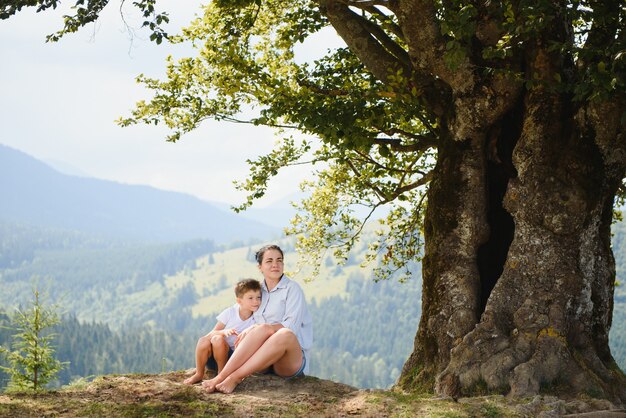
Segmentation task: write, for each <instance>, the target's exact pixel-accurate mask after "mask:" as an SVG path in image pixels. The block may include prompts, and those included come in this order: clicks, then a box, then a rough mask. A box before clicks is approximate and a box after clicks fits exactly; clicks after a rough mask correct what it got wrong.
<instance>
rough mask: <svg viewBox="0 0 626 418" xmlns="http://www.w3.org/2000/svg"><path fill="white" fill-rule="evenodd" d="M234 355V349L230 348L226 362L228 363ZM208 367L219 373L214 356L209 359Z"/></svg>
mask: <svg viewBox="0 0 626 418" xmlns="http://www.w3.org/2000/svg"><path fill="white" fill-rule="evenodd" d="M232 355H233V350H232V348H229V349H228V355H227V356H226V361H228V359H229V358H230V356H232ZM206 367H207V369H209V370H213V371H214V372H217V363H216V362H215V359H214V358H213V356H211V357H209V359H208V360H207V362H206Z"/></svg>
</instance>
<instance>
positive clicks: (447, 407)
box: [0, 371, 626, 418]
mask: <svg viewBox="0 0 626 418" xmlns="http://www.w3.org/2000/svg"><path fill="white" fill-rule="evenodd" d="M187 373H188V372H185V371H180V372H172V373H166V374H160V375H141V374H133V375H116V376H102V377H98V378H97V379H95V380H94V381H92V382H85V381H82V382H78V383H75V384H73V385H70V386H68V387H65V388H63V389H60V390H57V391H50V392H45V393H41V394H38V395H36V396H35V395H32V394H24V393H4V394H0V416H2V417H78V416H80V417H104V416H106V417H173V416H185V417H187V416H198V417H212V416H215V417H229V416H233V417H300V416H306V417H309V416H312V417H352V416H355V417H441V418H453V417H567V416H577V417H595V418H598V417H607V418H618V417H626V411H625V410H623V409H622V410H619V409H617V408H615V406H614V405H612V404H611V403H610V402H608V401H604V400H598V399H592V398H577V399H569V400H564V399H558V398H556V397H551V396H537V397H535V398H528V399H517V400H512V399H508V398H505V397H502V396H484V397H474V398H463V399H459V400H458V401H454V400H451V399H436V398H433V397H432V396H429V395H415V394H407V393H403V392H399V391H394V390H358V389H355V388H353V387H350V386H347V385H344V384H341V383H335V382H331V381H328V380H322V379H318V378H315V377H305V378H298V379H294V380H284V379H281V378H279V377H276V376H270V375H262V376H261V375H259V376H256V375H255V376H251V377H249V378H248V379H246V380H245V381H244V382H243V383H242V384H241V385H239V387H237V390H236V391H235V393H233V394H231V395H224V394H221V393H212V394H208V393H205V392H204V391H203V390H202V388H201V387H200V385H195V386H186V385H184V384H182V383H181V382H182V381H183V379H184V378H185V375H186V374H187Z"/></svg>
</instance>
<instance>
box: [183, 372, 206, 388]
mask: <svg viewBox="0 0 626 418" xmlns="http://www.w3.org/2000/svg"><path fill="white" fill-rule="evenodd" d="M203 378H204V375H203V374H199V373H195V374H194V375H193V376H191V377H188V378H187V379H185V380H183V383H184V384H186V385H194V384H196V383H198V382H199V381H201V380H202V379H203Z"/></svg>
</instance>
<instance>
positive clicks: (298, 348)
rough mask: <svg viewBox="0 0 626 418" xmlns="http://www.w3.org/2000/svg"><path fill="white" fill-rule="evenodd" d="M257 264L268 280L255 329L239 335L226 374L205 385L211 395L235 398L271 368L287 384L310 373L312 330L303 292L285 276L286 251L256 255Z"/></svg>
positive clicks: (272, 247)
mask: <svg viewBox="0 0 626 418" xmlns="http://www.w3.org/2000/svg"><path fill="white" fill-rule="evenodd" d="M256 261H257V263H258V267H259V270H260V271H261V274H263V279H264V280H263V282H262V283H261V293H262V295H261V307H260V308H259V309H258V310H257V311H256V312H255V313H254V319H255V320H256V325H254V326H252V327H250V328H248V329H246V330H245V331H243V332H242V333H241V334H240V335H239V337H238V338H237V340H236V341H235V347H237V349H236V350H235V351H234V353H233V355H232V357H231V358H230V359H229V360H228V362H227V363H226V366H224V369H222V371H221V372H220V373H218V375H217V376H215V377H214V378H213V379H210V380H205V381H204V382H202V386H203V387H204V388H205V390H206V391H207V392H214V391H216V390H217V391H219V392H222V393H231V392H232V391H233V390H235V388H236V387H237V385H238V384H239V383H241V381H242V380H243V379H245V378H246V377H248V376H250V375H251V374H252V373H255V372H260V371H264V370H267V369H269V368H270V367H271V368H272V370H273V372H274V373H275V374H277V375H278V376H282V377H286V378H289V377H296V376H301V375H304V374H305V373H307V372H308V364H307V354H308V350H309V349H310V348H311V345H312V343H313V329H312V322H311V316H310V315H309V311H308V309H307V306H306V301H305V299H304V293H303V292H302V288H300V285H298V283H296V282H294V281H292V280H291V279H289V278H288V277H287V276H285V275H284V274H283V270H284V264H283V251H282V250H281V249H280V247H278V246H277V245H266V246H265V247H263V248H261V249H260V250H259V251H257V253H256Z"/></svg>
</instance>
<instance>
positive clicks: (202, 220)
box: [0, 144, 281, 243]
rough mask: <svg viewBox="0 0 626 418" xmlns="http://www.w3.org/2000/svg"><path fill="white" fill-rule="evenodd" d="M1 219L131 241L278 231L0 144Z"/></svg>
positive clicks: (226, 238) (232, 237)
mask: <svg viewBox="0 0 626 418" xmlns="http://www.w3.org/2000/svg"><path fill="white" fill-rule="evenodd" d="M0 196H2V199H1V200H0V220H2V221H8V222H21V223H26V224H31V225H36V226H42V227H54V228H62V229H68V230H76V231H81V232H86V233H89V234H95V235H98V236H102V237H115V238H116V239H120V238H121V239H124V240H130V241H144V242H145V241H148V242H159V243H165V242H177V241H185V240H192V239H210V240H213V241H214V242H216V243H230V242H234V241H248V240H250V239H259V240H267V239H272V238H274V237H278V236H280V235H281V231H280V228H278V227H276V226H272V225H268V224H266V223H262V222H258V221H255V220H252V219H249V218H246V217H244V216H241V215H238V214H235V213H233V212H229V211H228V210H223V209H221V208H219V207H217V206H216V205H213V204H211V203H209V202H205V201H203V200H200V199H198V198H196V197H194V196H191V195H187V194H183V193H177V192H170V191H163V190H158V189H156V188H153V187H149V186H141V185H127V184H121V183H117V182H114V181H107V180H99V179H95V178H87V177H78V176H71V175H67V174H63V173H61V172H59V171H57V170H55V169H53V168H52V167H51V166H49V165H48V164H46V163H44V162H42V161H40V160H37V159H35V158H33V157H31V156H29V155H27V154H25V153H23V152H21V151H18V150H15V149H13V148H10V147H7V146H4V145H2V144H0Z"/></svg>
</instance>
